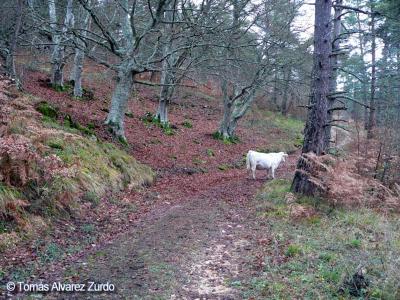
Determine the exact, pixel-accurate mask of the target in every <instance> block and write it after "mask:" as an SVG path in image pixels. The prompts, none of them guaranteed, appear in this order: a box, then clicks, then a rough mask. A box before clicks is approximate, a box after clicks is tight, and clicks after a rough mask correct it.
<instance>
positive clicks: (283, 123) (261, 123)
mask: <svg viewBox="0 0 400 300" xmlns="http://www.w3.org/2000/svg"><path fill="white" fill-rule="evenodd" d="M247 126H249V127H255V128H258V129H259V130H260V131H261V134H263V133H265V134H268V136H266V141H267V145H268V146H266V147H261V148H259V149H257V150H258V151H260V152H266V153H268V152H281V151H284V152H286V153H288V154H292V153H294V152H295V151H296V150H298V149H300V148H301V147H302V145H303V133H302V132H303V128H304V122H303V121H301V120H298V119H295V118H292V117H285V116H283V115H282V114H280V113H275V112H271V111H266V112H263V113H262V114H261V116H259V117H258V118H257V120H252V121H248V122H247Z"/></svg>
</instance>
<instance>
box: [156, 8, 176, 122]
mask: <svg viewBox="0 0 400 300" xmlns="http://www.w3.org/2000/svg"><path fill="white" fill-rule="evenodd" d="M173 8H174V7H173V3H172V2H170V3H168V4H167V5H166V11H165V13H164V19H165V21H166V22H168V23H167V24H164V27H163V34H164V35H165V36H166V38H167V41H166V43H165V45H164V47H163V55H164V57H166V58H165V59H164V60H163V62H162V71H161V78H160V84H161V90H160V100H159V104H158V109H157V112H156V118H157V119H158V120H159V121H160V123H161V124H167V123H168V105H169V103H170V101H171V97H172V94H173V92H174V88H173V86H172V84H173V81H174V78H173V77H174V70H173V69H174V67H175V66H174V64H175V62H176V55H177V54H176V53H173V54H171V53H170V52H171V49H172V46H173V45H172V43H173V23H172V22H173V20H174V9H173Z"/></svg>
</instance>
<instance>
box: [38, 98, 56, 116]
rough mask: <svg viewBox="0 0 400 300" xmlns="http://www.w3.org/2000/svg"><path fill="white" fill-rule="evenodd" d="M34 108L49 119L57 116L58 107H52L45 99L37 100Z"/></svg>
mask: <svg viewBox="0 0 400 300" xmlns="http://www.w3.org/2000/svg"><path fill="white" fill-rule="evenodd" d="M36 110H37V111H38V112H40V113H41V114H42V115H43V116H44V117H47V118H49V119H50V120H55V119H57V117H58V109H57V108H54V107H53V106H51V105H50V104H48V103H47V102H45V101H42V102H39V103H38V104H37V105H36Z"/></svg>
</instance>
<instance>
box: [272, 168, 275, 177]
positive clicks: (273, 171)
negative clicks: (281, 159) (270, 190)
mask: <svg viewBox="0 0 400 300" xmlns="http://www.w3.org/2000/svg"><path fill="white" fill-rule="evenodd" d="M271 173H272V179H275V169H274V168H271Z"/></svg>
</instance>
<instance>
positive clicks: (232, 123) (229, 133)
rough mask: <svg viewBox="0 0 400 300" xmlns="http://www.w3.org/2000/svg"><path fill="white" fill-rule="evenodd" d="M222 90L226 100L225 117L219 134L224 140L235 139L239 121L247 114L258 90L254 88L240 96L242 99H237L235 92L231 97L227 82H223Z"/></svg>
mask: <svg viewBox="0 0 400 300" xmlns="http://www.w3.org/2000/svg"><path fill="white" fill-rule="evenodd" d="M221 89H222V94H223V99H224V115H223V118H222V121H221V124H220V127H219V129H218V132H219V134H221V135H222V136H223V138H233V137H234V136H235V130H236V127H237V125H238V122H239V120H240V119H241V118H242V117H243V116H244V115H245V114H246V112H247V111H248V109H249V108H250V107H251V105H252V103H253V102H254V99H255V94H256V89H255V88H252V89H251V90H250V91H247V92H246V93H245V94H244V95H242V96H240V98H235V96H236V93H235V91H233V92H232V95H229V91H228V84H227V81H226V80H223V82H222V84H221ZM232 99H235V100H232Z"/></svg>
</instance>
